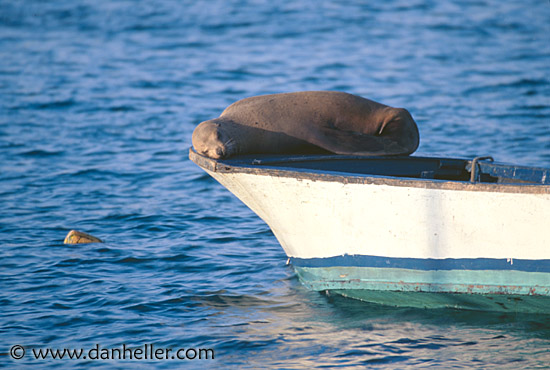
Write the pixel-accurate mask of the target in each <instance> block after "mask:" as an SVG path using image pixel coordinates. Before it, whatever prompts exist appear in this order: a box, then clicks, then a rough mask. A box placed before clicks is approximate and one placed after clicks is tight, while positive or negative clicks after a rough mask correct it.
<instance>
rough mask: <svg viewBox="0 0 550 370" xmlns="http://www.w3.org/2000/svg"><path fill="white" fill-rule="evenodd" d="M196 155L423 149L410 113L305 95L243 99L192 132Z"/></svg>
mask: <svg viewBox="0 0 550 370" xmlns="http://www.w3.org/2000/svg"><path fill="white" fill-rule="evenodd" d="M192 142H193V147H194V148H195V150H196V151H197V153H199V154H202V155H205V156H208V157H211V158H215V159H219V158H227V157H230V156H233V155H237V154H254V153H285V154H292V153H318V152H322V151H328V152H332V153H337V154H349V155H408V154H411V153H413V152H414V151H415V150H416V148H418V144H419V133H418V127H417V125H416V123H415V122H414V120H413V118H412V116H411V115H410V113H409V112H408V111H407V110H406V109H403V108H393V107H390V106H387V105H384V104H380V103H377V102H374V101H372V100H368V99H365V98H362V97H360V96H357V95H352V94H347V93H343V92H334V91H303V92H295V93H285V94H273V95H262V96H255V97H251V98H246V99H243V100H239V101H237V102H236V103H233V104H231V105H230V106H229V107H227V108H226V109H225V110H224V111H223V112H222V114H221V115H220V117H218V118H215V119H212V120H208V121H204V122H202V123H200V124H199V125H198V126H197V127H196V128H195V131H194V132H193V138H192Z"/></svg>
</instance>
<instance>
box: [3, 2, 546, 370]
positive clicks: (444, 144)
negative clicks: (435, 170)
mask: <svg viewBox="0 0 550 370" xmlns="http://www.w3.org/2000/svg"><path fill="white" fill-rule="evenodd" d="M549 19H550V3H549V2H548V1H541V0H531V1H522V2H503V1H497V0H494V1H493V0H490V1H489V0H487V1H484V0H479V1H458V0H456V1H448V2H439V1H429V0H425V1H424V0H418V1H410V0H407V1H405V0H403V1H388V2H366V1H307V0H292V1H267V0H265V1H264V0H257V1H245V0H234V1H228V0H219V1H207V2H206V1H204V2H199V1H129V0H126V1H125V0H82V1H73V0H52V1H40V0H25V1H23V0H21V1H17V0H0V210H1V212H0V288H1V289H0V307H1V309H0V353H1V355H0V366H4V365H5V366H6V367H9V368H19V367H26V366H30V365H33V366H37V367H39V368H51V369H54V368H55V369H57V368H82V369H87V368H91V367H96V368H105V369H114V368H127V367H129V366H132V367H134V368H138V369H141V368H143V369H150V368H174V367H181V366H184V367H186V368H201V369H203V368H235V369H237V368H274V369H275V368H278V369H298V368H305V369H307V368H315V367H318V368H323V367H324V368H331V367H339V368H348V367H355V366H358V367H373V368H398V369H410V368H428V367H430V368H452V367H454V368H468V369H469V368H487V369H493V368H514V369H518V368H537V367H545V366H548V365H549V364H550V352H549V348H550V319H549V318H548V317H544V316H528V315H500V314H482V313H470V312H460V311H452V310H433V311H430V310H413V309H397V308H395V309H394V308H387V307H382V306H377V305H374V304H367V303H362V302H356V301H352V300H348V299H344V298H340V297H337V296H330V295H329V296H327V295H324V294H320V293H316V292H311V291H308V290H307V289H306V288H304V287H303V286H302V285H301V284H300V282H299V281H298V280H297V278H296V275H295V273H294V271H293V270H292V267H291V266H287V265H286V264H285V262H286V256H285V255H284V253H283V251H282V249H281V247H280V246H279V245H278V243H277V241H276V240H275V238H274V237H273V235H272V233H271V232H270V230H269V228H268V227H267V226H266V225H265V224H264V223H263V222H262V221H261V220H260V219H259V218H258V217H256V216H255V215H254V214H253V213H252V212H251V211H250V210H248V209H247V208H246V207H245V206H244V205H243V204H241V203H240V202H239V201H238V200H237V199H236V198H235V197H233V196H232V195H231V194H230V193H229V192H228V191H226V190H225V189H223V188H222V187H221V186H220V185H218V184H217V183H216V182H215V181H214V180H212V179H211V178H209V177H208V176H207V175H206V174H205V173H204V172H202V171H201V170H200V169H199V168H198V167H197V166H195V165H194V164H193V163H191V162H190V161H189V160H188V158H187V152H188V148H189V146H190V142H191V139H190V138H191V133H192V131H193V129H194V127H195V126H196V125H197V124H198V123H199V122H201V121H203V120H206V119H210V118H214V117H217V116H218V115H219V114H220V113H221V111H222V110H223V109H224V108H225V107H226V106H227V105H229V104H231V103H232V102H234V101H236V100H239V99H242V98H244V97H248V96H252V95H259V94H266V93H277V92H289V91H299V90H339V91H347V92H351V93H355V94H359V95H362V96H364V97H367V98H370V99H373V100H376V101H380V102H382V103H386V104H389V105H393V106H401V107H405V108H407V109H408V110H409V111H410V112H411V113H412V115H413V116H414V117H415V119H416V121H417V122H418V124H419V127H420V131H421V145H420V148H419V150H418V152H417V154H420V155H431V154H437V155H444V156H459V157H472V156H475V155H492V156H494V157H495V159H497V160H499V161H503V162H512V163H518V164H525V165H536V166H545V167H550V36H549V35H550V22H549ZM70 229H77V230H82V231H86V232H89V233H91V234H93V235H96V236H98V237H100V238H102V239H104V240H105V243H104V244H87V245H74V246H69V245H64V244H63V238H64V237H65V235H66V234H67V232H68V231H69V230H70ZM96 344H99V345H100V346H101V348H114V347H120V346H121V345H122V344H126V345H127V346H130V347H138V346H142V345H144V344H154V345H155V346H157V347H166V348H196V349H200V348H211V349H213V350H214V351H215V358H214V359H213V360H212V359H208V360H198V359H195V360H189V359H188V360H183V361H180V360H165V361H161V360H155V361H133V362H125V361H122V360H113V361H102V360H95V361H89V360H88V361H84V360H67V359H64V360H51V359H50V360H36V359H33V358H32V356H31V354H30V353H31V351H32V349H33V348H34V349H36V348H54V349H55V348H57V349H62V348H84V349H91V348H93V347H94V346H95V345H96ZM14 345H22V346H24V348H25V350H26V355H25V356H24V357H23V359H21V360H13V359H11V358H10V357H9V355H8V352H9V350H10V348H12V346H14Z"/></svg>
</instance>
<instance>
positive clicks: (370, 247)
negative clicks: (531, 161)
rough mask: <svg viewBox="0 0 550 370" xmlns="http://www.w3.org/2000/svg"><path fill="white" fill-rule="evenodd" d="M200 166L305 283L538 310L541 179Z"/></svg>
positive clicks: (406, 298)
mask: <svg viewBox="0 0 550 370" xmlns="http://www.w3.org/2000/svg"><path fill="white" fill-rule="evenodd" d="M208 161H210V160H207V161H206V162H205V163H202V166H201V167H203V169H204V170H205V171H207V172H208V173H209V174H210V175H211V176H212V177H214V178H215V179H216V180H217V181H218V182H220V183H221V184H222V185H223V186H225V187H226V188H227V189H228V190H230V191H231V192H232V193H233V194H235V195H236V196H237V197H238V198H239V199H240V200H241V201H243V202H244V203H245V204H246V205H247V206H248V207H250V208H251V209H252V210H253V211H254V212H255V213H256V214H257V215H258V216H260V217H261V218H262V219H263V220H264V221H265V222H266V223H267V224H268V225H269V227H270V228H271V230H272V231H273V233H274V235H275V237H276V238H277V239H278V241H279V242H280V244H281V246H282V247H283V249H284V250H285V252H286V254H287V255H288V257H289V258H290V260H291V262H292V264H293V266H294V268H295V269H296V271H297V273H298V276H299V277H300V279H301V280H302V282H303V283H304V284H305V285H306V286H308V287H310V288H311V289H314V290H319V291H324V290H326V291H333V292H337V293H339V294H342V295H345V296H350V297H354V298H358V299H364V300H368V301H371V302H378V303H384V304H392V305H397V306H414V307H457V308H467V309H482V310H485V309H486V310H502V311H523V312H537V313H540V312H542V313H550V221H549V220H550V186H548V185H542V186H538V187H537V186H536V185H529V184H521V185H517V184H506V185H502V184H482V183H469V182H466V181H446V180H433V179H432V180H421V179H411V178H409V179H407V178H404V179H403V178H389V177H387V176H376V175H372V176H371V175H366V176H365V175H363V174H350V173H339V172H334V171H333V172H326V171H325V172H323V171H316V170H309V169H308V170H306V171H300V170H297V171H296V170H294V169H293V168H285V167H284V166H280V167H276V166H275V167H270V166H269V165H266V166H264V167H263V168H260V167H261V166H258V168H255V167H253V166H243V167H239V166H236V167H231V166H225V164H223V163H222V164H219V163H217V162H215V161H211V162H212V163H210V162H208ZM199 162H200V161H199ZM536 175H537V176H539V175H540V176H542V177H546V176H547V171H546V170H543V171H538V172H536ZM542 181H543V184H546V182H544V181H546V180H545V178H544V179H542ZM414 293H421V294H418V295H415V294H414ZM411 294H412V295H411Z"/></svg>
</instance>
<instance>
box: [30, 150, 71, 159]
mask: <svg viewBox="0 0 550 370" xmlns="http://www.w3.org/2000/svg"><path fill="white" fill-rule="evenodd" d="M63 154H65V152H64V151H63V150H56V151H50V150H42V149H35V150H29V151H26V152H22V153H20V154H19V155H21V156H23V157H37V158H41V157H56V156H60V155H63Z"/></svg>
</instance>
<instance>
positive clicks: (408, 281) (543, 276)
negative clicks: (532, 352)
mask: <svg viewBox="0 0 550 370" xmlns="http://www.w3.org/2000/svg"><path fill="white" fill-rule="evenodd" d="M295 269H296V272H297V273H298V276H299V277H300V280H301V281H302V282H303V283H304V284H305V285H306V286H307V287H309V288H310V289H312V290H317V291H324V290H328V291H332V292H336V293H338V294H341V295H344V296H348V297H351V298H357V299H361V300H365V301H369V302H374V303H381V304H387V305H393V306H405V307H421V308H442V307H452V308H462V309H474V310H490V311H515V312H537V313H549V314H550V273H542V272H525V271H497V270H489V271H483V270H477V271H471V270H446V271H425V270H409V269H397V268H373V267H350V266H338V267H297V266H295Z"/></svg>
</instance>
